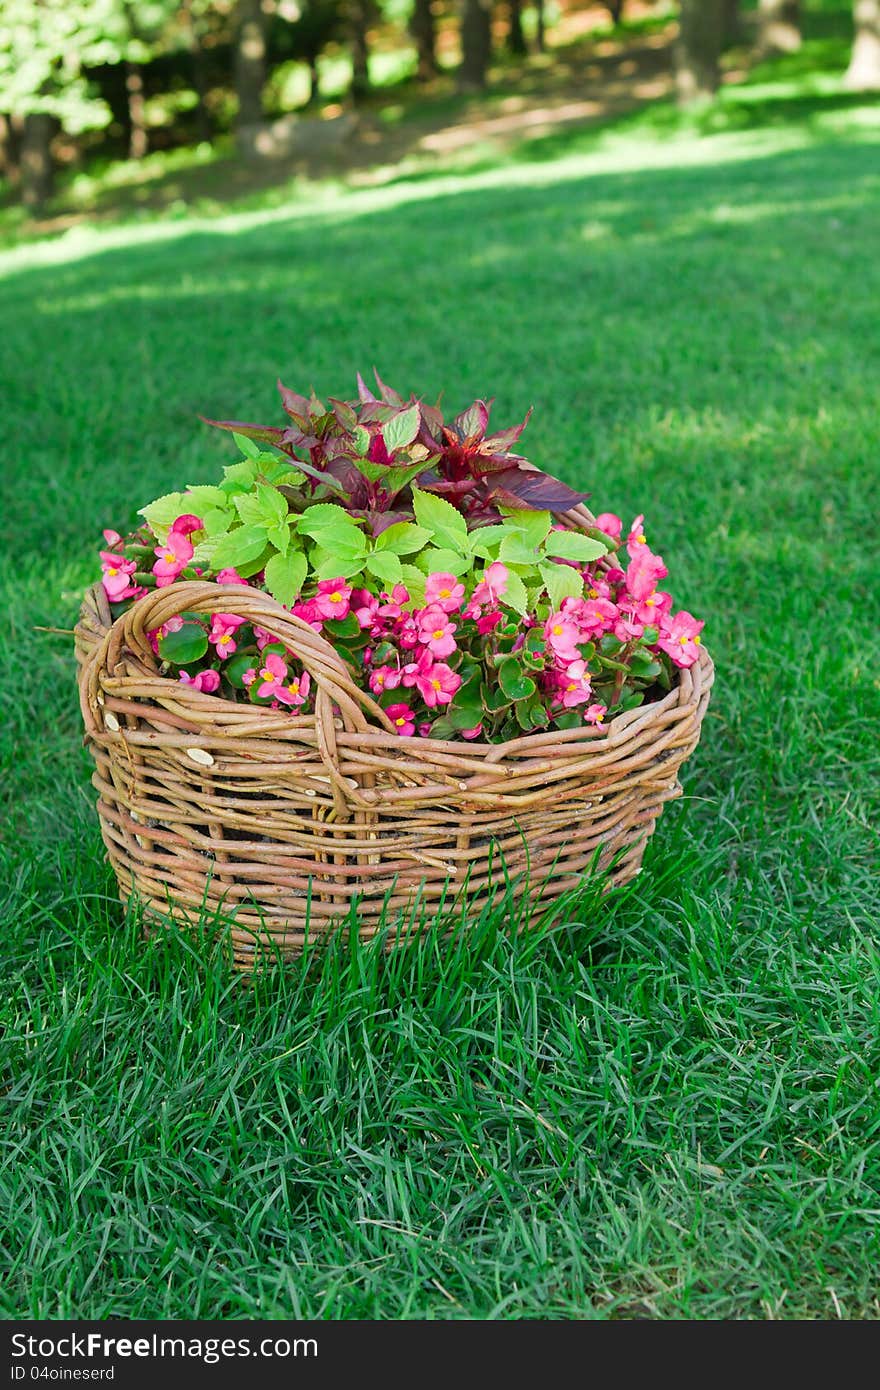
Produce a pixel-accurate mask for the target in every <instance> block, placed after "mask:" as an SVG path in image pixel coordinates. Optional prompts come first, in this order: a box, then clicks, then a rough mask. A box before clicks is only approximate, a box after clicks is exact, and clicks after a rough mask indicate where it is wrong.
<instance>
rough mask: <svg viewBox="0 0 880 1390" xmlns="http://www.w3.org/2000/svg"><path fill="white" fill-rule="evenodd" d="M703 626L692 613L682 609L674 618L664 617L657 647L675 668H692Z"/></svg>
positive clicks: (698, 648) (697, 654)
mask: <svg viewBox="0 0 880 1390" xmlns="http://www.w3.org/2000/svg"><path fill="white" fill-rule="evenodd" d="M703 627H704V624H703V623H701V622H697V619H696V618H695V617H694V616H693V614H692V613H688V612H687V611H686V610H685V609H682V610H681V612H680V613H676V614H675V617H674V618H670V617H666V618H665V619H664V621H663V625H662V628H661V631H660V638H659V641H658V642H657V646H658V647H659V648H660V650H661V651H664V652H666V654H667V656H669V657H671V658H672V660H673V661H674V662H675V665H676V666H682V667H686V666H693V664H694V662H695V661H696V660H697V657H698V656H699V655H700V633H701V632H702V630H703Z"/></svg>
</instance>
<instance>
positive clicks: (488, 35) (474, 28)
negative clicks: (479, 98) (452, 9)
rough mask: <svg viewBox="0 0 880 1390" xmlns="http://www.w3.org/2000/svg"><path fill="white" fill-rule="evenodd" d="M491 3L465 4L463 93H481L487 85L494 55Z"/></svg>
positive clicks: (475, 1)
mask: <svg viewBox="0 0 880 1390" xmlns="http://www.w3.org/2000/svg"><path fill="white" fill-rule="evenodd" d="M491 22H492V0H464V6H463V9H462V16H461V67H460V68H459V69H458V86H459V90H460V91H462V92H478V91H480V90H481V89H482V88H483V87H485V85H486V73H487V70H488V67H489V58H490V57H491V54H492V30H491Z"/></svg>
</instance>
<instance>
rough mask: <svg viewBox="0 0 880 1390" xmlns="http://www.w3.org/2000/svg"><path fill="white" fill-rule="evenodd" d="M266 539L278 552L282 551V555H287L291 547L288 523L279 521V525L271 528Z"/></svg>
mask: <svg viewBox="0 0 880 1390" xmlns="http://www.w3.org/2000/svg"><path fill="white" fill-rule="evenodd" d="M266 539H267V540H268V542H269V544H270V545H274V547H275V549H276V550H280V552H281V554H282V555H286V554H287V550H288V547H289V545H290V527H289V526H288V524H287V522H286V521H279V522H278V524H277V525H275V526H270V527H269V528H268V529H267V531H266Z"/></svg>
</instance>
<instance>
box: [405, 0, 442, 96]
mask: <svg viewBox="0 0 880 1390" xmlns="http://www.w3.org/2000/svg"><path fill="white" fill-rule="evenodd" d="M409 32H410V34H411V35H412V37H413V41H414V43H415V46H416V56H417V60H418V67H417V69H416V76H417V78H418V80H419V81H420V82H430V81H431V79H432V78H434V77H436V76H437V73H438V71H439V65H438V63H437V20H436V18H435V16H434V9H433V5H432V3H431V0H415V3H414V4H413V10H412V14H411V15H410V17H409Z"/></svg>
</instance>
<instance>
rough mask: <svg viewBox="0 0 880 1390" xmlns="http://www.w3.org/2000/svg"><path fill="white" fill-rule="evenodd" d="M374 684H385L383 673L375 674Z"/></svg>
mask: <svg viewBox="0 0 880 1390" xmlns="http://www.w3.org/2000/svg"><path fill="white" fill-rule="evenodd" d="M376 684H377V685H384V684H385V677H384V676H383V675H381V674H379V673H377V675H376Z"/></svg>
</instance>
